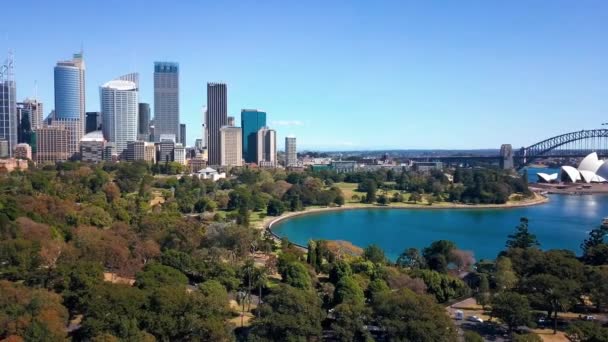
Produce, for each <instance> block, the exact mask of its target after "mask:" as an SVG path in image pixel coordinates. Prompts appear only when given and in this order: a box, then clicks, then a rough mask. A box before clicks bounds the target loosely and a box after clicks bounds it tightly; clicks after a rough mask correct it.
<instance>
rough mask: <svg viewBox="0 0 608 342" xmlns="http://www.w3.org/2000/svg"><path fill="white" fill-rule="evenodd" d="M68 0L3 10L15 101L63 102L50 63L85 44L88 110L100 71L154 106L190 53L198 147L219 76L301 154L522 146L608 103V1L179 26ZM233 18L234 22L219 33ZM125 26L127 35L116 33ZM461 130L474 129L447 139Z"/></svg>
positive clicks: (354, 8)
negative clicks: (161, 64) (26, 21)
mask: <svg viewBox="0 0 608 342" xmlns="http://www.w3.org/2000/svg"><path fill="white" fill-rule="evenodd" d="M73 3H75V2H72V1H58V2H57V3H53V4H46V3H43V2H35V1H23V2H19V3H16V4H12V5H11V6H12V7H13V8H14V10H15V11H19V10H20V9H22V10H24V11H25V10H27V12H28V13H31V14H32V16H34V17H35V16H40V17H41V18H43V17H44V16H48V15H53V16H54V18H55V19H56V20H55V21H56V22H57V25H52V26H51V27H48V25H45V27H44V28H43V27H41V26H37V27H35V28H33V29H29V30H23V29H22V26H21V25H18V22H17V20H18V19H17V18H7V21H8V22H7V24H6V25H5V26H4V27H3V29H2V30H0V36H2V37H4V38H6V39H3V40H2V43H0V51H6V50H7V49H12V50H14V51H15V60H16V67H15V75H16V80H17V88H18V89H17V93H18V94H17V100H18V101H21V100H23V99H24V98H26V97H33V96H34V95H35V94H34V93H35V91H34V87H35V85H36V83H37V85H38V96H37V98H38V99H39V100H40V101H41V102H42V103H46V105H45V110H46V113H44V114H45V116H46V115H47V114H48V113H49V112H50V110H52V109H53V102H54V101H53V98H52V94H53V84H52V67H53V65H54V63H55V62H56V61H57V60H62V59H64V58H65V57H66V56H69V55H70V54H71V53H72V52H73V51H78V50H79V49H80V47H81V46H83V47H84V54H85V59H86V61H87V88H86V93H87V96H86V97H87V98H88V99H92V100H89V101H87V107H86V111H98V110H99V103H98V101H96V100H95V99H96V98H97V96H96V90H97V88H98V87H99V86H100V85H102V84H103V83H104V81H106V80H107V79H108V78H109V77H111V76H112V75H116V74H121V73H124V72H127V71H138V72H140V74H141V76H142V77H141V88H142V89H141V91H140V94H141V101H142V102H146V103H150V104H153V91H152V89H153V84H152V83H153V82H152V72H151V68H152V67H151V66H152V65H153V62H154V61H158V60H172V61H176V62H178V63H180V69H181V70H180V71H182V73H181V75H180V118H181V122H182V123H185V124H186V125H187V136H188V138H189V141H188V142H187V143H188V145H193V142H194V140H195V139H196V138H198V137H200V136H201V135H202V133H201V132H200V131H201V129H200V127H201V123H202V119H201V115H200V112H201V108H202V107H203V106H204V104H205V97H204V89H205V85H206V83H207V82H216V81H218V82H220V81H221V82H225V83H227V84H228V86H229V87H230V97H229V100H228V115H231V116H236V117H237V122H238V119H239V118H238V113H239V112H240V110H241V109H243V108H260V109H262V110H264V111H266V112H268V113H269V115H271V116H272V118H273V120H272V121H271V122H269V123H268V124H269V126H271V127H274V128H276V129H277V132H278V133H279V137H277V138H278V140H279V142H281V145H282V142H283V140H284V139H283V138H284V137H285V136H287V135H296V136H298V138H299V139H298V140H299V144H298V145H299V147H301V149H310V148H314V149H332V150H349V149H382V148H398V149H412V148H428V149H435V148H441V149H450V148H454V149H473V148H498V147H499V146H500V144H502V143H511V144H512V145H513V146H514V147H515V148H517V147H520V146H527V145H528V144H530V143H534V142H536V141H538V140H539V139H542V138H544V137H550V136H554V135H556V134H559V133H563V132H568V131H572V130H576V129H584V128H594V127H596V126H598V125H599V124H600V123H601V122H604V121H606V120H605V119H604V118H605V115H606V112H608V104H606V102H605V101H604V100H603V97H604V95H605V94H604V89H606V80H607V79H608V77H606V76H607V75H606V70H607V68H606V67H605V60H606V56H607V55H608V52H607V49H608V48H607V47H606V44H603V43H602V41H603V39H602V38H603V37H605V34H606V32H607V31H608V30H607V27H606V26H607V24H606V22H607V21H606V20H605V13H606V11H603V10H602V9H603V8H605V7H606V6H608V5H606V4H605V3H602V2H599V1H595V2H594V1H592V2H588V3H585V4H573V3H569V2H565V1H556V2H551V3H550V4H549V3H542V4H535V5H534V6H530V5H529V4H527V3H524V2H510V3H509V4H501V5H498V4H488V3H483V2H472V3H470V4H468V5H463V4H458V5H456V4H442V5H438V4H430V3H424V4H422V3H419V4H417V5H413V4H401V3H395V2H384V3H382V4H381V5H378V6H374V7H373V8H368V6H366V5H365V4H363V3H360V2H352V3H350V4H322V5H323V6H324V8H325V11H324V13H323V14H319V13H317V12H318V11H315V10H314V9H315V6H313V4H308V5H307V6H303V5H290V6H278V7H279V8H278V9H275V8H273V5H272V4H270V3H269V4H263V5H259V4H258V5H253V4H238V6H233V8H232V11H230V13H226V12H228V11H225V9H226V8H228V7H230V4H221V5H214V6H211V5H200V4H176V5H175V6H172V7H171V8H168V9H167V10H166V11H163V16H164V17H163V18H164V19H166V20H167V23H168V25H163V26H167V27H172V28H167V27H162V28H160V27H155V25H154V22H155V21H154V20H149V19H148V20H146V19H144V18H145V17H146V16H149V17H151V18H153V19H154V18H157V17H158V15H159V14H157V13H155V12H154V11H155V8H157V6H155V5H154V1H151V2H146V3H143V2H133V3H129V4H124V7H125V8H124V11H120V13H116V11H113V10H112V9H111V6H102V5H101V4H91V5H90V6H87V8H84V9H83V8H80V7H79V6H69V5H70V4H73ZM34 4H35V5H34ZM319 5H321V4H320V3H319ZM106 7H108V8H106ZM58 8H61V9H62V11H59V10H58ZM278 11H280V12H281V13H282V14H283V15H282V16H277V12H278ZM266 12H268V13H266ZM75 13H79V14H81V15H78V16H76V15H74V14H75ZM133 13H140V14H141V15H138V16H137V17H133V16H132V14H133ZM93 14H95V15H98V16H100V17H101V18H104V20H106V22H107V23H108V24H109V25H107V30H108V31H109V32H108V34H107V35H103V36H100V35H98V34H96V33H97V31H98V30H97V28H95V27H92V26H94V25H90V18H92V16H93ZM246 15H247V16H249V15H256V16H258V17H260V25H258V26H256V27H253V28H251V27H247V30H245V27H244V26H243V25H241V24H238V23H239V20H238V19H239V18H243V17H245V16H246ZM127 17H128V18H129V20H130V22H131V21H132V20H134V19H133V18H136V19H135V23H136V24H137V25H134V28H133V30H132V32H124V31H122V30H120V25H116V27H113V25H111V23H118V22H119V21H120V20H123V19H125V18H127ZM195 17H196V20H194V18H195ZM270 18H274V19H275V20H265V19H270ZM276 18H279V19H278V20H277V19H276ZM226 21H229V22H233V23H237V24H236V25H231V27H228V28H225V29H222V30H219V29H218V27H223V25H219V24H220V23H221V22H226ZM39 22H40V23H43V22H44V21H42V20H41V21H39ZM186 23H187V24H186ZM513 23H516V25H514V24H513ZM13 24H14V25H13ZM440 24H444V25H440ZM185 25H192V27H191V28H190V26H185ZM74 26H78V27H79V30H78V32H73V30H71V29H72V28H73V27H74ZM186 27H188V28H190V29H186ZM439 27H440V28H439ZM119 31H120V34H121V37H124V39H121V41H115V40H113V38H112V37H115V36H116V35H113V34H111V33H112V32H119ZM66 32H70V34H69V35H66V34H64V33H66ZM32 42H35V43H40V46H39V48H38V49H37V53H36V54H31V53H29V47H30V46H31V43H32ZM193 42H194V44H192V43H193ZM161 43H162V44H161ZM159 46H162V49H161V48H159ZM210 51H216V52H217V53H219V54H221V55H222V56H223V57H222V58H221V59H217V58H211V55H209V54H208V53H209V52H210ZM244 51H246V53H242V52H244ZM119 53H120V54H121V56H122V58H112V57H113V56H115V55H118V54H119ZM602 94H604V95H602ZM152 109H153V108H152ZM370 116H372V117H374V120H367V121H366V119H367V118H368V117H370ZM580 116H585V117H586V118H588V120H586V122H585V123H582V122H581V120H579V119H578V118H579V117H580ZM273 121H274V122H273ZM522 122H525V124H522ZM387 123H390V125H387ZM344 124H348V127H347V128H348V129H347V130H344V129H342V128H343V125H344ZM452 133H454V134H457V135H459V136H466V137H467V139H451V138H449V136H450V134H452ZM280 147H281V148H282V146H280Z"/></svg>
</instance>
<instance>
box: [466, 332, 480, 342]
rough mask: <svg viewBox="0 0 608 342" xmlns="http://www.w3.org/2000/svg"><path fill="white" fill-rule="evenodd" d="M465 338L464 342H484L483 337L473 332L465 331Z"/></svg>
mask: <svg viewBox="0 0 608 342" xmlns="http://www.w3.org/2000/svg"><path fill="white" fill-rule="evenodd" d="M463 337H464V342H484V340H483V337H481V335H479V334H478V333H476V332H474V331H471V330H465V331H464V336H463Z"/></svg>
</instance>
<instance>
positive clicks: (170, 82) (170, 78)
mask: <svg viewBox="0 0 608 342" xmlns="http://www.w3.org/2000/svg"><path fill="white" fill-rule="evenodd" d="M161 134H173V135H174V136H175V137H176V138H177V137H179V65H178V64H177V63H173V62H154V141H156V142H158V141H160V135H161Z"/></svg>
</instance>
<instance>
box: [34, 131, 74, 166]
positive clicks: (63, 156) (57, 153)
mask: <svg viewBox="0 0 608 342" xmlns="http://www.w3.org/2000/svg"><path fill="white" fill-rule="evenodd" d="M69 138H70V134H69V131H68V128H66V127H65V126H63V125H60V124H53V125H52V126H45V127H40V128H37V129H36V158H35V159H36V162H38V163H42V164H44V163H56V162H59V161H66V160H68V158H69V157H70V156H71V154H70V152H69V149H68V144H69V141H68V140H69Z"/></svg>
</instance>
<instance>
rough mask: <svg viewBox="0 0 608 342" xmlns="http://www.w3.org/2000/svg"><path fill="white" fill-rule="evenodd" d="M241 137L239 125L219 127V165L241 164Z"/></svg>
mask: <svg viewBox="0 0 608 342" xmlns="http://www.w3.org/2000/svg"><path fill="white" fill-rule="evenodd" d="M242 139H243V132H242V131H241V127H234V126H224V127H222V128H220V146H221V153H220V165H221V166H242V165H243V150H242V146H243V144H242V141H241V140H242Z"/></svg>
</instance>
